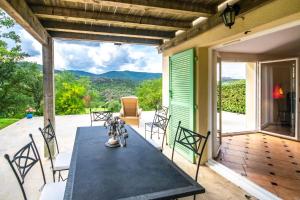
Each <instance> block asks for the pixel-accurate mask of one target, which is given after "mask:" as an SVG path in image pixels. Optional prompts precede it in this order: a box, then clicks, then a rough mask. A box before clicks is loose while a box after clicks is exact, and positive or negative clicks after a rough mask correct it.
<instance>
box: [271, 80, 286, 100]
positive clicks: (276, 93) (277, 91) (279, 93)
mask: <svg viewBox="0 0 300 200" xmlns="http://www.w3.org/2000/svg"><path fill="white" fill-rule="evenodd" d="M282 98H284V94H283V89H282V87H281V85H280V84H276V85H275V86H274V88H273V99H282Z"/></svg>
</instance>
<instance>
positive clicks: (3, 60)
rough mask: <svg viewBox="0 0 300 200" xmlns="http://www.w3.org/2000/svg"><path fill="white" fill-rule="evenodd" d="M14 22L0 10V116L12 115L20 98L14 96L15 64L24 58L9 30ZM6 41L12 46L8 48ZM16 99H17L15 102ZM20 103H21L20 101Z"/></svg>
mask: <svg viewBox="0 0 300 200" xmlns="http://www.w3.org/2000/svg"><path fill="white" fill-rule="evenodd" d="M14 25H15V22H14V21H13V20H12V19H11V18H10V17H9V16H7V14H6V13H4V12H3V11H2V10H1V9H0V99H1V101H0V115H4V116H6V115H11V114H12V115H13V114H14V112H12V113H11V112H9V109H10V108H14V106H13V105H16V107H18V106H19V105H18V104H19V103H20V102H19V100H20V98H21V99H23V100H24V97H21V96H15V95H16V94H18V91H17V90H18V88H17V87H16V85H17V84H18V83H19V80H18V79H17V78H16V76H15V75H16V68H17V62H18V61H20V60H21V59H22V58H23V57H24V56H26V55H25V54H24V53H23V52H22V50H21V45H20V43H21V40H20V36H18V35H17V34H16V33H15V32H14V31H12V30H10V29H11V28H12V27H14ZM8 41H11V43H12V44H13V45H12V47H11V48H9V47H8V43H7V42H8ZM16 98H19V99H18V100H17V101H16ZM21 102H22V101H21Z"/></svg>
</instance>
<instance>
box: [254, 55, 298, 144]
mask: <svg viewBox="0 0 300 200" xmlns="http://www.w3.org/2000/svg"><path fill="white" fill-rule="evenodd" d="M297 65H298V59H297V58H290V59H283V60H272V61H265V62H260V75H259V76H260V77H259V78H260V81H259V82H260V84H259V85H260V114H259V119H260V121H259V128H260V131H262V132H265V133H269V134H274V135H280V136H281V137H288V138H292V139H297V138H298V101H297V100H298V99H299V94H298V93H299V92H298V87H299V82H298V80H299V78H298V66H297Z"/></svg>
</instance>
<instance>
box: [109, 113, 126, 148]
mask: <svg viewBox="0 0 300 200" xmlns="http://www.w3.org/2000/svg"><path fill="white" fill-rule="evenodd" d="M104 126H105V127H106V128H107V129H108V132H107V133H108V136H109V139H108V141H107V142H106V143H105V145H106V146H107V147H112V148H114V147H120V146H121V147H125V146H126V139H127V138H128V133H127V130H126V128H125V122H124V121H123V120H121V119H120V118H119V117H114V118H109V119H108V120H107V121H106V122H105V123H104Z"/></svg>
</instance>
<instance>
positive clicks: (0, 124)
mask: <svg viewBox="0 0 300 200" xmlns="http://www.w3.org/2000/svg"><path fill="white" fill-rule="evenodd" d="M19 120H20V119H16V118H0V129H3V128H5V127H7V126H9V125H11V124H13V123H15V122H17V121H19Z"/></svg>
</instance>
